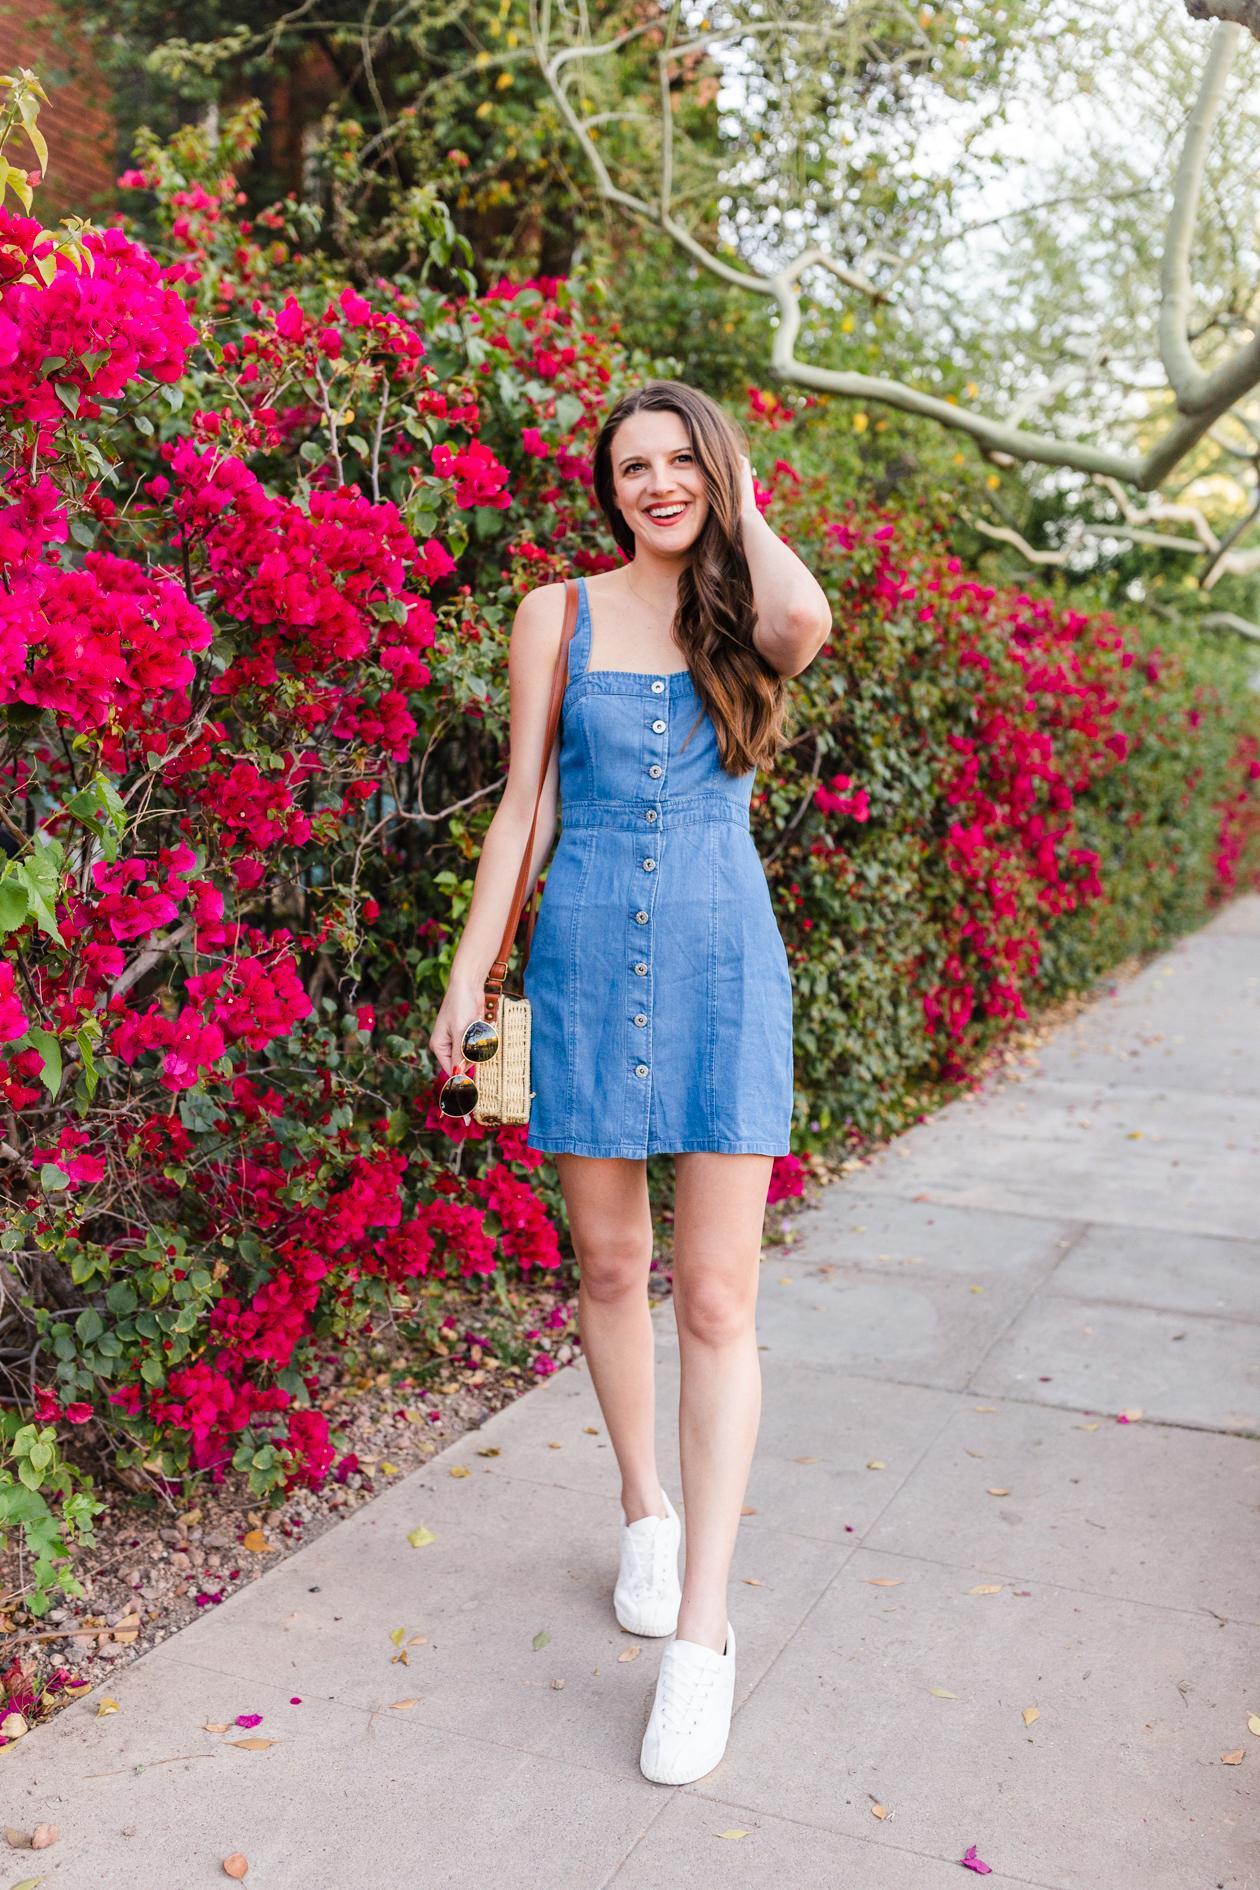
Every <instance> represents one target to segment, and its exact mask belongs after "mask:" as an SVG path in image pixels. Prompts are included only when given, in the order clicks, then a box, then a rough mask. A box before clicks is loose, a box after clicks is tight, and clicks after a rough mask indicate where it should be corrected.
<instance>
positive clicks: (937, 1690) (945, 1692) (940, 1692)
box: [928, 1687, 958, 1700]
mask: <svg viewBox="0 0 1260 1890" xmlns="http://www.w3.org/2000/svg"><path fill="white" fill-rule="evenodd" d="M928 1692H929V1693H934V1694H935V1695H936V1697H937V1699H938V1700H956V1699H957V1698H958V1695H957V1694H956V1693H951V1692H950V1690H949V1688H948V1687H929V1688H928Z"/></svg>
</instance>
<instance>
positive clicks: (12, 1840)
mask: <svg viewBox="0 0 1260 1890" xmlns="http://www.w3.org/2000/svg"><path fill="white" fill-rule="evenodd" d="M4 1841H5V1843H6V1844H7V1845H8V1846H9V1848H10V1849H11V1850H15V1851H29V1850H30V1848H31V1834H30V1832H29V1831H17V1830H15V1829H14V1828H13V1826H12V1825H11V1824H6V1825H5V1827H4Z"/></svg>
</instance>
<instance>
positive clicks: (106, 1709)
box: [0, 1699, 122, 1732]
mask: <svg viewBox="0 0 1260 1890" xmlns="http://www.w3.org/2000/svg"><path fill="white" fill-rule="evenodd" d="M121 1712H122V1707H121V1706H119V1704H118V1702H117V1700H110V1699H104V1700H102V1701H101V1703H100V1705H99V1706H98V1707H97V1709H96V1717H97V1718H98V1719H104V1717H105V1715H106V1713H121ZM3 1731H4V1727H3V1726H0V1732H3Z"/></svg>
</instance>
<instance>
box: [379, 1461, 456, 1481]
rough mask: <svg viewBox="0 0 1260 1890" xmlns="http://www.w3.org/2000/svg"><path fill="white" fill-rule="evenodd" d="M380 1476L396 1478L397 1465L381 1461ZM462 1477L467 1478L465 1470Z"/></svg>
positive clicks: (452, 1473)
mask: <svg viewBox="0 0 1260 1890" xmlns="http://www.w3.org/2000/svg"><path fill="white" fill-rule="evenodd" d="M381 1474H382V1476H387V1477H396V1476H397V1475H398V1465H397V1464H396V1463H386V1462H385V1461H384V1460H383V1459H382V1462H381ZM454 1474H455V1473H454V1471H452V1472H451V1475H452V1476H453V1475H454ZM464 1475H465V1476H467V1475H468V1472H467V1471H466V1470H465V1472H464Z"/></svg>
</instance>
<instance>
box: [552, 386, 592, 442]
mask: <svg viewBox="0 0 1260 1890" xmlns="http://www.w3.org/2000/svg"><path fill="white" fill-rule="evenodd" d="M584 412H585V409H584V408H583V406H582V403H581V401H580V400H579V399H578V398H577V396H576V395H575V394H561V396H560V398H559V400H558V401H557V402H556V425H557V426H558V427H561V428H563V430H564V432H566V433H568V432H569V431H571V429H572V428H573V427H575V426H576V425H577V423H578V421H579V420H580V419H581V418H582V415H583V413H584Z"/></svg>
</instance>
